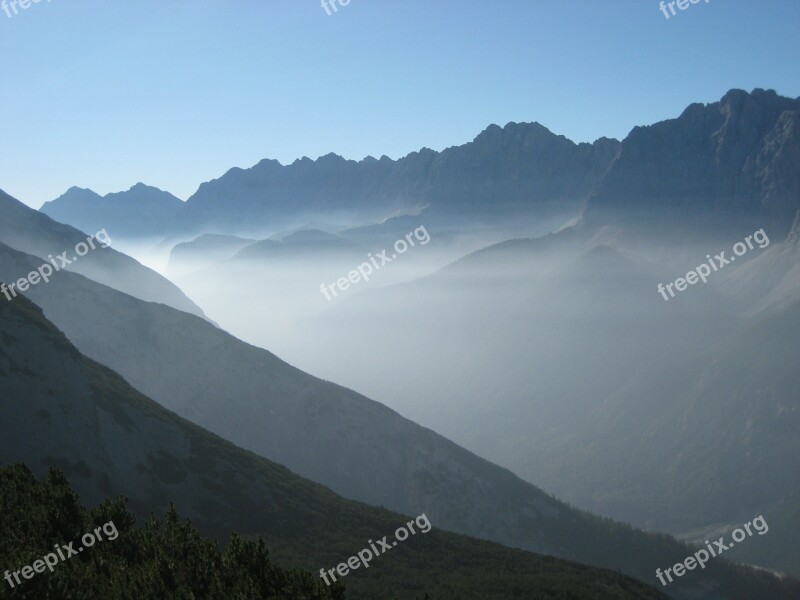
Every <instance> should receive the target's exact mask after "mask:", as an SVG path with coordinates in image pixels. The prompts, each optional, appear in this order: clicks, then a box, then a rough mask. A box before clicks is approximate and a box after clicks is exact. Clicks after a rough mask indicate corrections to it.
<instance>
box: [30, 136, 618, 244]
mask: <svg viewBox="0 0 800 600" xmlns="http://www.w3.org/2000/svg"><path fill="white" fill-rule="evenodd" d="M618 149H619V142H618V141H616V140H610V139H606V138H601V139H599V140H597V141H596V142H595V143H594V144H585V143H584V144H575V143H573V142H571V141H570V140H568V139H567V138H565V137H564V136H559V135H555V134H554V133H552V132H550V131H549V130H548V129H547V128H545V127H543V126H542V125H540V124H538V123H508V124H507V125H506V126H505V127H502V128H501V127H499V126H497V125H491V126H490V127H488V128H487V129H486V130H485V131H483V132H482V133H481V134H480V135H478V136H477V137H476V138H475V139H474V140H473V141H472V142H469V143H467V144H464V145H462V146H455V147H452V148H448V149H446V150H443V151H442V152H435V151H433V150H430V149H427V148H423V149H422V150H420V151H419V152H412V153H411V154H409V155H408V156H406V157H404V158H401V159H399V160H391V159H389V158H388V157H386V156H384V157H382V158H381V159H380V160H376V159H374V158H372V157H367V158H365V159H363V160H361V161H353V160H345V159H344V158H342V157H340V156H337V155H335V154H328V155H326V156H323V157H320V158H319V159H318V160H311V159H309V158H302V159H298V160H296V161H295V162H293V163H292V164H291V165H286V166H283V165H281V164H280V163H279V162H277V161H275V160H262V161H261V162H259V163H258V164H256V165H255V166H253V167H251V168H249V169H241V168H233V169H231V170H229V171H228V172H227V173H225V174H224V175H223V176H222V177H220V178H218V179H215V180H212V181H209V182H206V183H203V184H202V185H201V186H200V187H199V189H198V190H197V192H195V194H193V195H192V197H191V198H189V200H188V201H187V202H186V204H185V205H183V206H181V207H180V209H179V210H178V212H177V214H175V216H174V218H172V217H171V216H167V217H165V218H166V219H167V220H166V221H164V222H163V223H162V222H160V221H158V220H155V221H156V222H155V223H154V224H153V225H152V227H151V229H150V230H149V231H148V233H149V234H151V235H163V236H164V237H166V234H165V231H164V227H163V226H162V225H164V224H166V223H168V224H169V227H170V229H171V233H174V234H183V235H185V234H187V233H192V234H194V235H199V234H202V233H221V234H231V235H237V236H244V237H258V238H263V237H266V236H267V235H271V234H274V233H276V232H279V231H281V230H287V229H293V228H296V227H299V226H303V225H304V224H305V223H307V222H309V221H311V222H314V221H322V222H332V223H344V224H354V223H355V224H363V223H375V222H379V221H382V220H383V219H386V218H389V217H393V216H397V215H406V214H418V213H419V211H420V210H422V209H425V208H426V207H430V211H431V214H432V215H433V216H434V217H436V218H438V219H440V220H441V221H443V222H452V219H453V218H454V216H456V215H457V216H458V218H460V219H465V224H466V222H469V224H470V225H471V226H475V222H474V219H476V218H480V219H484V220H487V219H491V220H501V221H503V222H505V223H507V224H513V223H514V218H513V217H514V216H515V215H520V214H525V215H531V214H533V215H535V216H536V217H537V218H538V219H542V218H545V217H548V216H549V217H552V216H553V215H559V216H563V217H564V218H567V216H573V215H574V213H576V212H577V210H578V209H579V207H580V203H581V202H582V201H583V200H584V199H585V198H586V197H587V196H588V195H589V193H590V192H591V191H592V190H593V189H594V187H595V185H596V183H597V182H598V181H599V179H600V178H601V177H602V175H603V174H604V173H605V171H606V170H607V169H608V167H609V166H610V164H611V162H612V161H613V160H614V158H615V156H616V153H617V151H618ZM77 194H78V192H72V194H71V193H70V192H68V193H67V194H66V195H65V196H70V195H77ZM128 195H130V192H126V193H125V194H123V196H124V197H125V198H126V203H125V209H126V210H127V209H129V208H130V207H131V206H133V205H135V202H133V201H127V200H128V199H127V196H128ZM67 199H69V198H67ZM99 202H100V200H99V199H98V198H96V197H92V198H86V199H83V200H82V201H80V202H79V201H73V202H67V201H66V200H62V199H58V200H55V201H53V202H52V203H47V204H45V206H44V207H43V210H46V211H47V212H48V213H49V214H58V215H59V216H60V218H61V219H62V220H64V221H65V222H73V221H77V220H79V219H83V218H84V217H83V215H84V209H83V208H82V207H83V206H84V205H86V206H89V205H94V204H98V203H99ZM103 205H104V206H105V205H108V206H109V210H112V211H117V212H118V213H119V215H121V214H122V209H121V208H120V209H119V210H117V209H116V208H114V206H113V205H112V204H111V203H107V202H106V200H105V199H103ZM170 206H171V205H170ZM56 208H58V210H59V211H60V212H58V213H56V212H54V211H56ZM117 212H115V214H114V217H113V219H111V217H110V216H109V220H110V221H113V222H114V223H115V224H116V223H117V222H118V221H122V220H123V219H122V217H121V216H119V215H118V214H117ZM142 218H143V217H140V218H139V219H137V220H135V221H134V222H135V223H136V224H137V229H136V232H137V235H141V234H143V233H144V230H143V229H142V228H139V227H138V224H139V223H140V222H141V219H142ZM120 235H128V234H127V232H125V233H122V230H121V232H120Z"/></svg>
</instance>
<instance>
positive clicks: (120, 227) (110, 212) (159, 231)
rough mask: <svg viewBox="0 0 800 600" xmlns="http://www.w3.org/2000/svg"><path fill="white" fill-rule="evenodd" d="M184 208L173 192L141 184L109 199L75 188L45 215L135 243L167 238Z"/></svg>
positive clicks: (45, 208) (50, 204)
mask: <svg viewBox="0 0 800 600" xmlns="http://www.w3.org/2000/svg"><path fill="white" fill-rule="evenodd" d="M182 206H183V202H181V201H180V200H179V199H178V198H176V197H175V196H173V195H172V194H170V193H169V192H164V191H162V190H160V189H158V188H155V187H151V186H147V185H144V184H143V183H137V184H136V185H135V186H133V187H132V188H131V189H129V190H128V191H126V192H118V193H115V194H107V195H106V196H100V195H99V194H96V193H95V192H93V191H92V190H87V189H82V188H77V187H73V188H70V189H69V190H67V191H66V192H65V193H64V194H63V195H62V196H60V197H59V198H56V199H55V200H52V201H50V202H45V203H44V205H43V206H42V208H41V211H42V212H43V213H44V214H46V215H48V216H50V217H52V218H53V219H55V220H56V221H59V222H61V223H68V224H69V225H72V226H73V227H77V228H78V229H80V230H81V231H98V230H100V229H106V230H107V231H108V233H109V235H111V237H112V238H113V237H115V236H116V237H118V238H127V239H131V238H141V237H158V236H163V235H165V234H166V232H168V231H169V230H170V228H171V226H172V223H173V221H174V220H175V216H176V214H177V213H178V211H179V210H180V209H181V207H182Z"/></svg>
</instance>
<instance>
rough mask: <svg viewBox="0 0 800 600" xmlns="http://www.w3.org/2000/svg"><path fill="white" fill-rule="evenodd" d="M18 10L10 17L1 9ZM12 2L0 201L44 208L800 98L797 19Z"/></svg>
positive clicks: (618, 1) (749, 6)
mask: <svg viewBox="0 0 800 600" xmlns="http://www.w3.org/2000/svg"><path fill="white" fill-rule="evenodd" d="M8 2H10V0H6V3H8ZM17 11H18V14H16V15H14V13H13V9H11V8H10V7H9V12H10V14H11V17H8V16H7V15H6V12H5V11H4V10H3V8H2V4H0V60H1V61H2V63H1V64H0V152H2V160H0V189H3V190H5V191H6V192H8V193H9V194H11V195H12V196H14V197H16V198H18V199H19V200H21V201H23V202H25V203H26V204H28V205H30V206H33V207H35V208H38V207H39V206H41V204H42V203H43V202H45V201H47V200H52V199H54V198H56V197H58V196H59V195H61V194H62V193H63V192H64V191H66V190H67V189H68V188H69V187H71V186H79V187H88V188H91V189H93V190H94V191H96V192H98V193H100V194H106V193H109V192H116V191H120V190H126V189H128V188H130V187H131V186H132V185H134V184H135V183H137V182H144V183H146V184H149V185H154V186H157V187H160V188H162V189H166V190H168V191H170V192H172V193H173V194H175V195H176V196H178V197H179V198H181V199H184V200H185V199H187V198H188V197H189V196H190V195H191V194H192V193H193V192H194V191H195V190H196V189H197V187H198V186H199V185H200V183H202V182H204V181H208V180H210V179H214V178H216V177H219V176H220V175H222V174H223V173H225V172H226V171H227V170H228V169H230V168H232V167H235V166H238V167H242V168H246V167H249V166H252V165H253V164H255V163H257V162H258V161H259V160H261V159H264V158H274V159H278V160H279V161H281V162H282V163H283V164H288V163H291V162H292V161H294V160H295V159H297V158H300V157H303V156H308V157H310V158H317V157H319V156H322V155H324V154H327V153H329V152H335V153H336V154H341V155H342V156H344V157H346V158H349V159H354V160H360V159H362V158H363V157H365V156H367V155H371V156H375V157H380V156H381V155H384V154H385V155H387V156H389V157H391V158H399V157H402V156H404V155H406V154H408V153H409V152H413V151H415V150H419V149H420V148H422V147H428V148H433V149H434V150H441V149H444V148H446V147H449V146H454V145H460V144H463V143H466V142H468V141H470V140H472V139H474V138H475V136H476V135H478V134H479V133H480V132H481V131H482V130H483V129H485V128H486V127H487V126H488V125H490V124H492V123H496V124H499V125H505V124H506V123H508V122H510V121H515V122H521V121H538V122H540V123H542V124H543V125H544V126H546V127H548V128H549V129H550V130H551V131H553V132H555V133H557V134H562V135H565V136H567V137H568V138H570V139H572V140H574V141H576V142H586V141H588V142H591V141H594V140H595V139H596V138H598V137H601V136H608V137H616V138H619V139H621V138H623V137H624V136H625V135H627V133H628V132H629V131H630V130H631V128H633V127H634V126H636V125H647V124H650V123H653V122H657V121H660V120H664V119H667V118H673V117H676V116H678V115H679V114H680V113H681V112H682V110H683V109H684V108H685V107H686V106H687V105H688V104H690V103H692V102H714V101H716V100H719V98H720V97H722V96H723V95H724V94H725V92H726V91H728V90H729V89H731V88H741V89H745V90H748V91H749V90H752V89H754V88H757V87H760V88H767V89H770V88H771V89H775V90H776V91H777V92H778V93H779V94H782V95H784V96H790V97H798V96H800V61H799V60H798V57H800V36H798V35H797V24H798V23H800V2H798V1H797V0H763V1H760V2H755V1H753V0H709V1H705V0H701V1H700V2H699V3H698V4H689V5H688V8H687V9H686V10H684V11H680V10H678V11H677V14H676V15H675V16H671V17H670V18H669V19H667V18H666V17H665V16H664V14H663V13H662V12H661V11H660V10H659V2H658V0H546V1H545V0H402V1H401V0H395V1H392V2H390V1H388V0H350V3H349V4H348V5H347V6H339V7H338V10H337V11H336V12H333V11H332V10H331V13H332V14H331V15H330V16H329V15H328V14H327V13H326V11H325V10H323V8H322V6H321V5H320V0H228V1H222V0H218V1H211V0H169V1H168V2H164V1H163V0H137V1H136V2H131V1H129V0H125V1H123V0H41V1H40V2H38V3H36V4H30V5H29V6H28V8H26V9H21V8H20V7H19V6H17Z"/></svg>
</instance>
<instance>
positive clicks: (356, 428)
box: [0, 246, 793, 600]
mask: <svg viewBox="0 0 800 600" xmlns="http://www.w3.org/2000/svg"><path fill="white" fill-rule="evenodd" d="M34 260H35V259H32V258H31V257H26V256H24V255H21V254H20V253H17V252H14V251H13V250H10V249H8V248H6V247H3V246H0V278H2V277H3V275H4V272H5V271H6V270H16V269H19V268H23V269H24V268H27V265H28V264H30V263H31V262H32V261H34ZM29 297H31V298H33V299H35V300H36V301H37V302H38V303H40V304H41V305H42V306H43V307H44V310H45V313H46V315H47V316H48V318H51V319H53V320H54V321H55V322H57V323H58V324H59V326H60V327H62V328H63V329H64V331H65V333H66V334H67V335H68V336H69V338H70V339H71V340H73V341H74V342H75V343H76V344H77V345H78V346H79V347H80V348H81V349H82V350H83V351H85V352H86V353H87V355H88V356H93V357H96V358H97V359H100V360H103V362H104V363H106V364H107V365H111V366H113V367H114V368H118V369H119V370H120V371H121V373H122V374H123V376H124V377H125V378H126V379H127V380H128V381H130V382H131V383H132V384H133V385H136V386H137V387H138V388H139V389H140V390H142V391H144V392H146V393H148V394H149V395H152V397H154V398H155V399H156V400H157V401H159V402H160V403H162V404H163V405H164V406H166V407H168V408H170V409H172V410H175V411H176V412H177V413H178V414H180V415H181V416H183V417H185V418H189V419H191V420H192V421H194V422H195V423H197V424H199V425H202V426H206V427H208V428H209V429H210V430H211V431H214V432H215V433H217V434H219V435H222V436H224V437H226V438H227V439H230V440H231V441H233V442H235V443H238V444H241V445H242V446H243V447H244V448H247V449H249V450H251V451H254V452H256V453H258V454H260V455H261V456H265V457H268V458H269V459H270V460H275V461H277V462H279V463H281V464H285V465H287V466H288V467H290V468H292V469H293V470H294V471H296V472H298V473H299V474H301V475H302V476H305V477H308V478H310V479H313V480H315V481H319V482H321V483H323V484H326V485H329V486H330V487H331V488H332V489H334V490H335V491H337V492H339V493H342V494H343V495H345V496H347V497H350V498H353V499H357V500H360V501H364V502H368V503H370V504H374V505H382V506H386V507H388V508H390V509H393V510H397V511H399V512H402V513H405V514H411V515H413V514H419V513H421V512H426V514H427V515H428V516H429V517H430V519H431V520H432V521H434V522H436V523H438V524H439V525H438V526H439V527H440V528H442V529H447V530H451V531H457V532H460V533H465V534H470V535H473V536H475V537H479V538H484V539H490V540H493V541H498V542H501V543H505V544H506V545H509V546H513V547H518V548H522V549H527V550H533V551H539V552H544V553H548V554H553V555H556V556H560V557H564V558H569V559H572V560H577V561H579V562H584V563H587V564H592V565H595V566H606V567H609V568H613V569H615V570H620V571H622V572H625V573H629V574H631V575H634V576H636V577H638V578H639V579H640V580H642V581H645V582H648V583H652V582H654V581H655V579H654V575H653V574H654V573H655V569H656V568H658V567H660V566H663V565H671V564H674V563H675V562H677V561H678V560H682V559H683V557H685V556H686V555H688V554H690V553H691V552H690V550H689V548H688V547H685V546H682V545H680V544H677V543H676V542H675V541H673V540H671V539H670V538H668V537H666V536H655V535H647V534H643V533H641V532H638V531H636V530H633V529H630V528H628V527H626V526H623V525H619V524H615V523H612V522H609V521H603V520H600V519H598V518H596V517H592V516H590V515H588V514H586V513H582V512H579V511H576V510H574V509H572V508H570V507H568V506H566V505H565V504H562V503H560V502H558V501H557V500H555V499H553V498H552V497H550V496H548V495H547V494H545V493H543V492H542V491H541V490H539V489H537V488H535V487H534V486H532V485H530V484H527V483H524V482H523V481H521V480H520V479H518V478H516V477H515V476H513V475H512V474H511V473H509V472H508V471H506V470H504V469H501V468H499V467H496V466H494V465H492V464H490V463H488V462H486V461H485V460H482V459H480V458H478V457H477V456H474V455H472V454H470V453H469V452H467V451H465V450H464V449H462V448H460V447H458V446H456V445H455V444H453V443H451V442H449V441H447V440H445V439H444V438H442V437H440V436H438V435H436V434H435V433H433V432H431V431H430V430H428V429H425V428H423V427H420V426H418V425H415V424H414V423H412V422H410V421H408V420H406V419H404V418H402V417H400V416H399V415H398V414H396V413H395V412H393V411H391V410H389V409H387V408H386V407H384V406H382V405H380V404H378V403H375V402H372V401H370V400H369V399H367V398H365V397H363V396H361V395H359V394H357V393H355V392H352V391H350V390H347V389H344V388H341V387H339V386H336V385H334V384H331V383H327V382H324V381H321V380H318V379H316V378H314V377H311V376H309V375H306V374H305V373H303V372H301V371H299V370H297V369H294V368H293V367H290V366H289V365H287V364H286V363H284V362H282V361H281V360H280V359H278V358H277V357H275V356H274V355H272V354H270V353H269V352H267V351H265V350H261V349H258V348H255V347H252V346H249V345H247V344H244V343H242V342H239V341H238V340H236V339H235V338H232V337H231V336H229V335H228V334H226V333H225V332H223V331H221V330H219V329H217V328H215V327H213V326H211V325H209V324H208V323H206V322H205V321H203V320H201V319H198V318H196V317H194V316H191V315H188V314H186V313H181V312H179V311H175V310H173V309H170V308H168V307H165V306H159V305H157V304H152V303H143V302H141V301H138V300H136V299H134V298H131V297H129V296H125V295H123V294H120V293H119V292H115V291H114V290H111V289H109V288H106V287H104V286H101V285H99V284H96V283H94V282H92V281H89V280H86V279H84V278H81V277H80V276H78V275H72V274H65V276H64V277H61V278H59V279H58V280H56V281H53V282H51V283H50V284H49V285H48V286H45V287H41V288H37V289H33V290H31V292H30V294H29ZM165 468H166V465H165ZM137 486H139V487H141V488H142V489H147V487H146V486H141V485H140V484H139V483H137ZM214 512H215V514H218V513H220V512H226V511H216V510H215V511H214ZM217 518H219V517H217ZM758 541H761V540H760V539H759V540H758ZM753 543H754V544H755V543H756V541H755V540H754V542H753ZM781 585H782V584H781ZM786 585H789V584H786ZM792 585H793V584H792ZM775 586H779V584H778V583H777V579H773V578H771V576H768V575H766V574H761V575H754V574H753V573H752V572H751V571H749V570H747V569H739V568H734V567H732V566H730V565H727V564H726V563H724V562H723V561H719V562H717V563H716V564H715V565H714V568H713V569H711V568H709V569H707V570H706V571H704V573H703V577H702V578H699V577H698V578H695V579H691V578H687V579H685V580H682V581H680V582H676V583H675V584H673V585H672V586H670V589H669V593H670V594H672V595H673V596H674V597H676V598H687V599H689V598H693V599H694V598H708V599H709V600H711V599H715V598H720V597H722V598H726V599H731V600H738V599H739V598H741V599H742V600H745V599H748V600H749V598H750V597H751V595H748V593H749V592H748V591H747V590H750V591H753V590H759V592H764V593H774V594H777V595H775V596H774V597H775V598H781V597H783V596H782V595H781V594H782V592H779V591H777V590H778V588H777V587H775ZM786 589H787V590H788V589H790V588H786ZM768 590H772V591H768ZM771 597H772V596H771ZM790 597H791V596H787V598H790Z"/></svg>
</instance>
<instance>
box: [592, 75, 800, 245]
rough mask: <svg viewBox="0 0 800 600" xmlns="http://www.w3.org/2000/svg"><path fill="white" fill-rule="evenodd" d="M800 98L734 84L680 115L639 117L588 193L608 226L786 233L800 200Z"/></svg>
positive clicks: (597, 221) (597, 220) (596, 219)
mask: <svg viewBox="0 0 800 600" xmlns="http://www.w3.org/2000/svg"><path fill="white" fill-rule="evenodd" d="M798 164H800V98H795V99H792V98H785V97H782V96H779V95H778V94H777V93H776V92H775V91H774V90H762V89H755V90H753V92H752V93H748V92H745V91H743V90H731V91H729V92H728V93H727V94H725V96H723V97H722V99H721V100H720V101H719V102H713V103H711V104H705V105H704V104H692V105H690V106H689V107H688V108H686V110H684V111H683V113H682V114H681V115H680V116H679V117H678V118H676V119H669V120H667V121H662V122H660V123H656V124H654V125H649V126H646V127H635V128H634V129H633V131H631V132H630V134H629V135H628V136H627V137H626V138H625V139H624V140H623V142H622V144H621V147H620V150H619V156H618V157H617V159H616V160H615V161H614V164H613V165H612V166H611V168H610V169H609V170H608V172H607V173H606V175H605V176H604V177H603V179H602V181H601V182H600V183H599V185H598V186H597V189H596V190H595V191H594V193H593V194H592V197H591V199H590V200H589V202H588V205H587V208H586V213H585V215H584V217H585V220H586V221H588V222H589V223H591V224H593V225H596V226H602V225H609V224H611V223H614V224H624V225H627V226H629V227H630V226H649V228H650V229H656V230H660V233H661V234H662V235H663V234H664V231H663V230H664V229H665V226H666V225H670V226H671V228H672V229H677V230H682V233H681V235H683V236H685V235H687V232H686V230H691V231H692V232H693V233H694V234H695V237H696V235H704V234H705V232H706V231H707V230H708V229H709V228H714V229H717V230H720V229H722V230H731V229H733V230H737V231H743V230H748V229H750V230H752V229H751V228H755V229H757V228H760V227H763V228H765V229H767V230H768V231H769V232H770V233H771V234H773V235H774V236H775V237H783V236H785V235H786V234H787V233H788V231H789V227H790V226H791V223H792V221H793V219H794V217H795V215H796V214H797V211H798V209H800V171H799V170H798V168H797V165H798Z"/></svg>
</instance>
